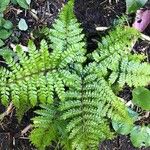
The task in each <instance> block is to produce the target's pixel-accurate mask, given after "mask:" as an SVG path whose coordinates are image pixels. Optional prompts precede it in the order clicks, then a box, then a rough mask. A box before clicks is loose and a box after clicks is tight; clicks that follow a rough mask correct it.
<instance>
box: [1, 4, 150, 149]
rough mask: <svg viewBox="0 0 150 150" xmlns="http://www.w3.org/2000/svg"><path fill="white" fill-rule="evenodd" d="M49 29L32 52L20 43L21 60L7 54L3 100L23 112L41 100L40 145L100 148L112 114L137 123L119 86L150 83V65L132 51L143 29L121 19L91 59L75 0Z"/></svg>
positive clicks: (108, 135)
mask: <svg viewBox="0 0 150 150" xmlns="http://www.w3.org/2000/svg"><path fill="white" fill-rule="evenodd" d="M47 35H48V39H49V41H47V42H46V41H45V40H42V42H41V47H40V48H38V49H37V48H36V46H35V44H34V43H33V42H32V41H29V45H28V48H29V51H28V53H25V52H23V50H22V49H21V47H20V46H17V48H16V54H17V56H18V59H19V60H18V61H17V62H16V61H15V59H14V58H12V57H10V56H5V60H6V62H7V64H8V65H7V66H6V67H1V70H0V96H1V102H2V103H3V104H4V105H7V104H8V103H9V101H12V102H13V104H14V105H15V106H16V109H17V112H18V116H19V118H21V116H22V115H23V114H24V113H25V111H27V110H28V109H30V108H31V107H34V106H36V105H40V106H41V109H39V110H37V111H36V114H37V116H36V117H35V118H33V126H34V129H33V131H32V132H31V134H30V140H31V142H32V143H33V144H34V145H35V146H36V147H37V148H38V149H45V148H46V147H47V146H49V145H50V144H52V143H53V142H56V143H57V145H56V148H60V147H61V148H63V149H67V150H69V149H70V150H73V149H78V150H87V149H97V148H98V144H99V142H101V141H103V140H105V139H112V138H113V137H114V133H113V131H111V128H110V121H111V120H115V121H116V122H126V123H127V124H131V125H132V124H133V120H132V119H131V117H130V116H129V114H128V111H127V107H126V106H125V104H124V102H122V99H121V98H119V97H118V96H117V95H116V94H115V91H114V88H113V87H114V86H116V85H119V87H121V88H122V87H123V86H124V85H125V84H128V85H129V86H135V87H137V86H145V85H147V84H148V82H149V81H150V65H149V64H148V63H143V62H142V61H143V58H142V57H141V56H138V55H134V54H133V55H132V54H131V53H130V50H131V49H132V46H133V43H134V42H135V40H137V39H138V38H139V36H140V34H139V33H138V31H136V30H134V29H132V28H129V27H124V26H123V25H118V26H117V27H116V28H115V29H114V30H113V31H111V32H110V33H109V35H107V36H106V37H104V38H103V39H102V41H101V43H99V44H98V48H97V49H96V50H95V51H94V52H92V54H91V55H90V56H91V58H90V59H87V58H89V57H88V56H89V54H88V55H87V53H86V50H85V42H84V34H83V33H82V29H81V27H80V23H78V22H77V19H76V17H75V15H74V13H73V1H69V2H68V4H66V5H65V6H64V8H63V10H62V11H61V12H60V14H59V17H58V19H56V21H55V23H54V24H53V27H52V29H49V30H48V32H47ZM47 43H48V44H47ZM43 137H44V138H43Z"/></svg>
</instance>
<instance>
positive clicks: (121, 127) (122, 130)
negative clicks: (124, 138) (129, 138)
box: [112, 109, 138, 135]
mask: <svg viewBox="0 0 150 150" xmlns="http://www.w3.org/2000/svg"><path fill="white" fill-rule="evenodd" d="M128 113H129V116H130V117H131V118H132V119H133V120H134V121H136V120H137V118H138V113H136V112H135V111H133V110H131V109H128ZM112 126H113V128H114V130H115V131H116V132H117V133H119V134H122V135H127V134H129V133H130V132H131V131H132V129H133V127H134V124H127V123H123V122H116V121H112Z"/></svg>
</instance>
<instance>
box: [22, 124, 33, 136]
mask: <svg viewBox="0 0 150 150" xmlns="http://www.w3.org/2000/svg"><path fill="white" fill-rule="evenodd" d="M31 128H32V125H31V124H29V125H28V126H26V127H25V128H24V129H23V130H22V131H21V136H23V135H24V134H26V133H27V132H28V131H29V130H30V129H31Z"/></svg>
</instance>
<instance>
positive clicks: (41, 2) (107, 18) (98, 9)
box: [0, 0, 150, 150]
mask: <svg viewBox="0 0 150 150" xmlns="http://www.w3.org/2000/svg"><path fill="white" fill-rule="evenodd" d="M63 3H65V0H34V2H32V5H31V8H32V9H34V10H35V11H36V12H37V14H36V17H35V16H34V15H33V14H32V11H33V10H29V11H27V12H25V11H23V12H21V13H20V14H18V15H16V11H17V9H18V8H15V7H14V6H11V7H10V8H9V9H8V10H7V11H6V12H5V17H6V18H8V19H9V20H11V21H12V22H13V24H14V25H15V26H16V28H15V29H14V31H13V35H12V37H11V38H10V39H8V40H7V44H8V45H9V44H10V43H14V44H15V43H22V44H23V45H26V44H27V41H28V39H29V38H30V37H31V33H32V32H34V31H35V30H37V29H39V28H40V27H41V26H43V25H48V26H50V25H51V24H52V22H53V21H54V19H55V18H56V17H57V14H58V12H59V10H60V8H61V6H62V5H63ZM75 13H76V15H77V18H78V19H79V21H80V22H81V23H82V26H83V27H84V30H85V33H86V36H87V40H88V45H87V46H88V50H89V51H90V50H91V49H95V48H96V42H95V41H96V39H99V37H100V36H101V35H105V32H97V31H96V27H100V26H106V27H110V26H111V25H113V22H114V20H115V19H117V18H118V17H119V16H121V15H122V14H123V13H125V0H119V2H118V3H117V4H116V3H115V1H113V0H112V4H109V3H108V0H76V2H75ZM20 18H25V19H26V21H27V22H28V24H29V29H28V31H27V32H22V31H20V30H18V28H17V23H18V20H19V19H20ZM145 34H149V35H150V28H149V29H147V30H146V31H145ZM14 37H17V38H14ZM135 51H136V52H140V53H145V54H146V55H148V58H150V55H149V54H150V45H148V43H147V42H143V41H139V42H138V43H137V44H136V46H135ZM120 96H121V97H123V98H124V99H126V100H129V99H130V98H131V91H130V89H129V88H125V89H124V90H123V92H122V93H121V94H120ZM0 111H1V112H3V111H4V108H3V107H2V106H0ZM14 114H15V112H14V111H13V113H12V114H10V115H9V116H7V117H5V119H4V121H3V122H2V123H1V124H0V150H11V149H14V150H32V149H35V148H34V147H33V146H32V145H31V144H30V143H29V141H28V139H27V135H26V134H25V135H24V137H21V131H22V130H23V129H24V128H25V127H26V126H27V125H29V124H30V118H32V117H33V115H34V114H33V111H30V112H28V113H27V114H26V115H25V116H24V118H23V120H22V122H21V123H20V124H19V123H18V122H17V120H16V117H15V116H14ZM149 121H150V118H147V119H146V120H144V121H143V122H144V123H147V122H149ZM100 149H101V150H138V149H137V148H133V146H132V144H131V143H130V141H129V138H128V137H125V136H118V137H117V138H116V139H114V140H113V141H105V142H103V143H102V144H101V145H100ZM139 150H150V148H147V149H139Z"/></svg>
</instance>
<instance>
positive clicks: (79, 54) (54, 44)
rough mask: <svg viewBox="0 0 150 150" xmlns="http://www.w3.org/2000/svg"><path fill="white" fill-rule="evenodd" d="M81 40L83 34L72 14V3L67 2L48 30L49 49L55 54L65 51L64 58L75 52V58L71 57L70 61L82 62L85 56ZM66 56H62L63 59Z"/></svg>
mask: <svg viewBox="0 0 150 150" xmlns="http://www.w3.org/2000/svg"><path fill="white" fill-rule="evenodd" d="M83 38H84V34H82V29H81V28H80V23H78V21H77V19H76V17H75V15H74V12H73V1H69V2H68V3H67V4H66V5H65V6H64V8H63V10H62V11H61V12H60V14H59V18H58V19H57V20H56V21H55V23H54V24H53V28H52V29H50V32H49V39H50V42H51V46H50V47H51V48H52V49H53V50H54V52H56V53H61V52H62V51H66V56H68V54H69V53H70V54H71V52H72V51H74V50H75V52H76V57H74V55H72V59H73V60H74V61H78V62H83V61H84V60H85V58H84V57H83V55H84V54H85V49H84V47H85V43H84V42H83ZM66 56H65V55H64V56H63V57H66ZM64 61H65V60H64ZM67 61H70V60H67Z"/></svg>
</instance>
